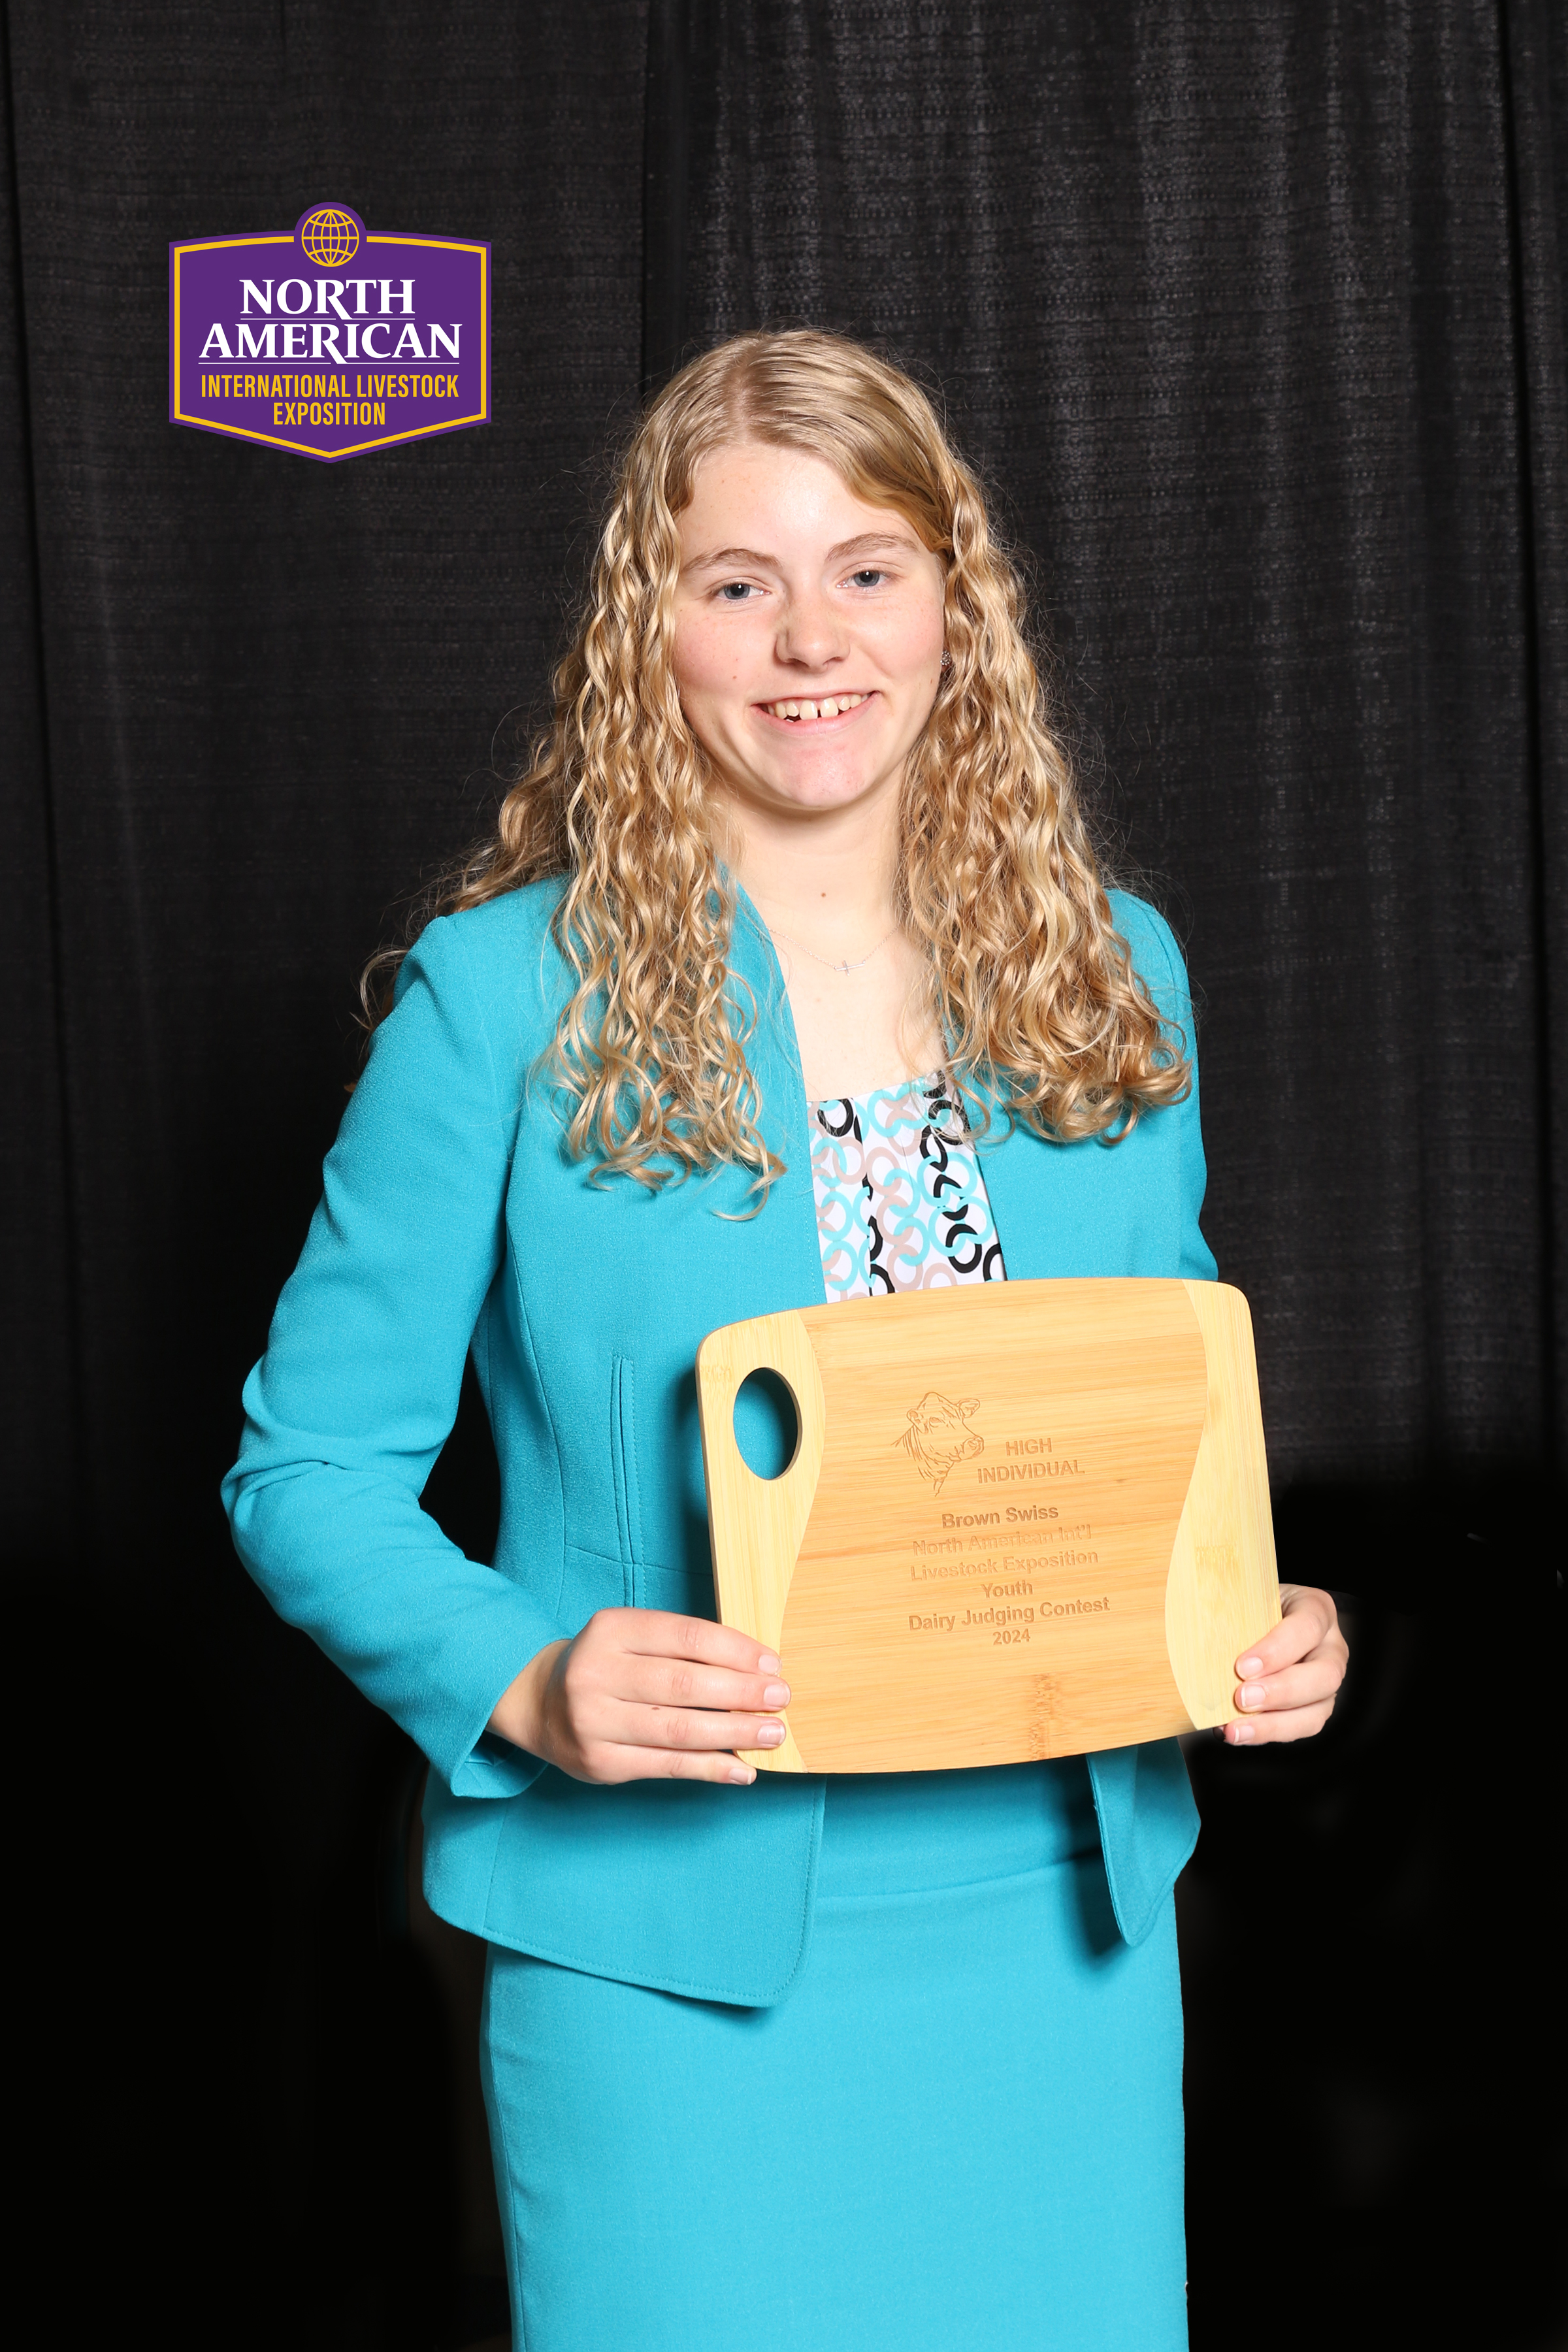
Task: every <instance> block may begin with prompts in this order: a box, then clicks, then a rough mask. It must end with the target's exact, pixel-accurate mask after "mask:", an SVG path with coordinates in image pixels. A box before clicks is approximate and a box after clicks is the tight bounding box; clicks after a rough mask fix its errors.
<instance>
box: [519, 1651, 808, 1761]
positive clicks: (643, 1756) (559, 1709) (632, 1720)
mask: <svg viewBox="0 0 1568 2352" xmlns="http://www.w3.org/2000/svg"><path fill="white" fill-rule="evenodd" d="M788 1705H789V1685H788V1684H787V1683H786V1682H783V1681H781V1680H780V1677H779V1662H778V1660H777V1658H776V1657H775V1656H774V1655H773V1652H772V1651H771V1650H764V1649H763V1645H762V1643H760V1642H754V1641H752V1637H751V1635H750V1634H749V1633H737V1632H736V1630H735V1629H734V1627H733V1626H731V1625H715V1624H712V1623H710V1622H709V1620H708V1619H707V1618H705V1617H676V1616H672V1615H671V1614H670V1613H669V1612H668V1611H666V1610H663V1609H600V1610H596V1611H595V1613H594V1615H593V1616H592V1617H590V1618H589V1620H588V1622H587V1623H586V1624H585V1625H584V1628H583V1630H582V1632H581V1633H579V1634H578V1635H577V1636H576V1638H575V1640H574V1641H570V1642H552V1643H548V1644H547V1645H546V1647H545V1648H544V1649H542V1650H541V1651H540V1652H539V1654H538V1655H537V1656H536V1657H533V1658H531V1659H530V1660H529V1662H528V1664H527V1665H526V1666H524V1668H523V1670H522V1672H521V1674H520V1675H519V1676H518V1677H517V1680H516V1681H515V1682H514V1683H513V1684H512V1685H510V1688H509V1689H508V1690H507V1691H506V1692H505V1693H504V1695H503V1696H502V1697H501V1699H500V1703H499V1705H498V1706H497V1707H496V1710H495V1712H494V1714H493V1715H492V1716H491V1717H490V1720H489V1728H490V1729H491V1730H492V1731H494V1732H498V1733H499V1734H500V1737H501V1738H503V1739H510V1741H511V1742H512V1745H513V1746H514V1747H517V1748H527V1750H528V1752H529V1754H530V1755H531V1756H542V1757H543V1759H544V1760H545V1762H546V1763H547V1764H553V1765H555V1766H556V1767H557V1768H558V1769H560V1770H561V1771H563V1772H569V1773H570V1774H571V1776H572V1778H573V1779H574V1780H601V1781H609V1780H727V1781H735V1782H739V1783H741V1784H742V1785H745V1784H748V1783H750V1782H751V1781H752V1780H755V1779H756V1777H757V1775H756V1770H755V1768H754V1767H753V1766H752V1765H750V1764H743V1763H742V1761H741V1759H740V1758H739V1757H738V1756H737V1755H736V1754H735V1750H736V1748H777V1747H778V1746H779V1744H780V1742H781V1741H782V1740H783V1738H784V1725H783V1724H782V1723H781V1722H780V1721H779V1720H778V1717H777V1716H776V1715H774V1714H772V1713H771V1712H770V1711H769V1710H771V1709H773V1708H775V1707H782V1706H788Z"/></svg>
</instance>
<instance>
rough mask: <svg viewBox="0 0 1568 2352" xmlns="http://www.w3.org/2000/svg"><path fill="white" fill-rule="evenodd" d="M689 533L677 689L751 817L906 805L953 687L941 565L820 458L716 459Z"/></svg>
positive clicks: (732, 451)
mask: <svg viewBox="0 0 1568 2352" xmlns="http://www.w3.org/2000/svg"><path fill="white" fill-rule="evenodd" d="M677 520H678V525H679V532H680V551H681V569H680V580H679V587H678V589H677V593H676V620H675V677H676V684H677V686H678V688H679V693H680V700H681V707H682V709H684V710H685V712H686V717H687V721H688V724H689V726H690V728H691V730H692V732H693V734H694V735H695V736H696V737H697V740H698V741H699V742H700V744H701V745H702V748H703V750H704V751H706V752H707V754H708V756H709V758H710V760H711V761H712V762H713V765H714V767H715V768H716V770H717V771H718V773H719V775H720V776H721V778H722V780H723V782H725V783H726V784H727V785H728V787H729V788H730V790H731V793H734V794H735V796H736V798H737V799H738V800H739V801H740V802H741V803H742V807H743V808H744V807H750V808H752V809H754V810H757V811H758V812H762V811H766V812H767V813H769V814H772V815H774V816H784V815H789V814H794V815H796V816H807V815H809V814H811V813H813V812H816V811H826V810H830V809H844V808H848V807H851V806H853V805H854V804H856V803H867V802H868V801H871V800H874V799H876V798H877V797H878V796H879V794H883V793H889V792H890V793H893V794H894V795H896V794H897V792H898V789H899V785H900V781H901V779H902V776H903V770H904V761H905V760H906V759H907V758H908V756H909V752H910V747H911V746H912V745H913V743H914V742H915V740H916V739H917V737H918V736H919V734H920V731H921V728H922V727H923V726H924V725H925V722H926V719H927V718H928V717H929V715H930V712H931V704H932V703H933V702H934V701H935V699H936V689H937V685H938V681H939V679H940V677H941V675H942V668H941V665H942V564H941V562H940V561H939V560H938V558H937V557H936V556H934V555H932V554H931V552H930V551H929V549H927V548H925V547H922V546H921V541H920V540H919V538H918V537H917V535H916V533H915V531H914V530H913V529H912V528H911V526H910V524H909V523H907V522H906V521H905V520H903V517H902V516H901V515H899V514H895V513H894V512H893V511H892V509H890V508H888V507H871V506H866V505H864V504H863V503H862V501H861V500H860V499H858V498H856V496H855V495H854V493H853V492H852V491H851V490H850V489H849V488H848V487H847V484H846V483H845V481H844V479H843V478H842V477H841V476H840V475H839V474H837V472H836V471H835V470H834V468H833V467H831V466H830V465H828V464H827V463H826V461H825V460H824V459H823V458H820V457H810V456H807V455H806V454H805V452H804V451H802V450H797V449H778V448H773V447H772V446H768V445H766V444H763V443H760V442H742V443H740V444H737V445H736V446H733V447H731V448H724V449H716V450H714V451H712V452H711V453H710V456H708V457H705V458H704V459H703V460H702V462H701V464H700V466H699V467H698V468H697V473H696V477H695V481H694V484H693V488H692V495H691V499H690V502H689V505H688V506H687V507H686V508H685V509H683V511H682V512H681V514H680V515H679V517H678V519H677Z"/></svg>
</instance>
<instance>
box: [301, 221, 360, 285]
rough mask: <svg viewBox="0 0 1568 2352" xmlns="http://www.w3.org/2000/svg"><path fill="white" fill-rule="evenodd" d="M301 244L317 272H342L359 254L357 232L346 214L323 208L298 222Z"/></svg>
mask: <svg viewBox="0 0 1568 2352" xmlns="http://www.w3.org/2000/svg"><path fill="white" fill-rule="evenodd" d="M300 244H301V245H302V246H303V247H304V248H305V250H306V252H307V253H308V254H309V255H310V258H311V260H312V261H313V262H314V263H315V264H316V267H317V268H319V269H341V268H342V266H343V264H344V263H345V262H346V261H352V260H353V257H354V255H355V254H356V253H357V252H358V251H359V231H358V229H357V228H356V227H355V226H354V225H353V221H352V220H351V219H350V218H349V216H348V215H347V213H341V212H339V210H338V209H337V206H336V205H322V206H321V211H320V212H319V213H311V214H310V216H309V218H308V219H306V220H304V221H303V222H301V224H300Z"/></svg>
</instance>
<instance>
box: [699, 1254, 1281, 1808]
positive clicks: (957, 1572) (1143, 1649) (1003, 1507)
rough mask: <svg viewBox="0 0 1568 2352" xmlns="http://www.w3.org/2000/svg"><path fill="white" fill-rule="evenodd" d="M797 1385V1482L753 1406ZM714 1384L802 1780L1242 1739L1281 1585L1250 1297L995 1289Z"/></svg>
mask: <svg viewBox="0 0 1568 2352" xmlns="http://www.w3.org/2000/svg"><path fill="white" fill-rule="evenodd" d="M764 1367H766V1368H771V1369H772V1370H773V1371H774V1372H776V1373H777V1374H778V1375H779V1376H780V1377H781V1378H782V1379H783V1381H784V1382H785V1384H786V1385H787V1387H788V1389H789V1391H790V1393H791V1395H792V1396H793V1398H794V1400H795V1411H796V1414H797V1416H798V1421H799V1435H798V1438H797V1442H796V1445H795V1455H794V1458H793V1460H792V1461H791V1463H790V1465H789V1466H788V1468H787V1469H786V1470H784V1473H783V1475H781V1476H779V1477H777V1478H774V1479H765V1478H759V1477H758V1476H757V1475H756V1474H755V1473H754V1472H753V1471H752V1470H751V1469H750V1468H749V1467H748V1466H747V1465H746V1463H745V1461H744V1459H743V1458H742V1454H741V1451H740V1448H739V1447H738V1446H737V1444H736V1443H735V1429H734V1408H735V1398H736V1394H737V1391H739V1389H740V1387H741V1384H742V1381H745V1380H746V1378H747V1377H748V1375H749V1374H751V1373H752V1372H753V1371H756V1370H759V1369H762V1368H764ZM697 1386H698V1396H699V1400H700V1409H701V1420H702V1454H703V1462H704V1465H705V1468H706V1472H707V1480H708V1517H709V1528H710V1535H711V1538H712V1548H713V1564H714V1577H715V1582H716V1585H717V1590H718V1597H719V1613H720V1617H721V1620H722V1622H724V1623H725V1624H726V1625H738V1626H740V1627H742V1629H743V1631H745V1632H746V1633H751V1634H752V1635H754V1636H755V1638H756V1639H757V1640H758V1641H761V1642H763V1643H766V1644H767V1645H768V1646H769V1647H771V1648H772V1649H773V1650H776V1651H777V1653H778V1654H779V1656H780V1657H781V1658H782V1660H783V1662H784V1675H785V1676H786V1678H787V1679H788V1681H789V1684H790V1686H791V1689H792V1691H793V1694H794V1696H793V1699H792V1702H791V1705H790V1706H789V1708H788V1711H787V1713H786V1714H785V1716H784V1723H785V1725H786V1727H787V1731H786V1737H785V1739H784V1746H783V1747H782V1748H771V1749H769V1750H767V1751H766V1752H763V1751H760V1750H759V1751H756V1752H754V1753H752V1754H751V1755H750V1756H749V1758H748V1761H750V1762H751V1763H753V1764H755V1765H758V1766H759V1767H761V1768H763V1769H765V1770H770V1771H780V1772H916V1771H930V1770H933V1769H942V1768H949V1767H954V1766H959V1765H970V1764H1006V1763H1016V1762H1021V1761H1023V1760H1024V1759H1027V1758H1032V1757H1046V1756H1071V1755H1078V1754H1081V1753H1084V1752H1086V1751H1088V1750H1089V1749H1094V1748H1120V1747H1123V1746H1125V1745H1127V1744H1128V1743H1129V1742H1131V1741H1133V1740H1140V1739H1158V1738H1163V1737H1164V1736H1165V1735H1166V1734H1167V1733H1170V1732H1175V1731H1190V1730H1193V1729H1194V1728H1198V1727H1203V1726H1205V1725H1208V1724H1215V1723H1224V1722H1226V1721H1228V1720H1230V1719H1231V1717H1232V1716H1233V1715H1234V1713H1235V1709H1234V1707H1233V1706H1232V1703H1231V1702H1232V1696H1233V1693H1234V1690H1235V1687H1236V1675H1235V1664H1236V1660H1237V1657H1238V1656H1239V1655H1240V1654H1241V1653H1242V1651H1243V1650H1244V1649H1246V1647H1247V1644H1248V1643H1252V1642H1255V1641H1258V1639H1260V1637H1261V1636H1262V1635H1263V1634H1264V1633H1267V1632H1268V1628H1269V1627H1270V1626H1271V1625H1273V1624H1274V1623H1276V1622H1278V1619H1279V1584H1278V1581H1277V1579H1276V1574H1275V1566H1274V1537H1273V1528H1272V1524H1271V1521H1270V1517H1269V1509H1268V1466H1267V1464H1266V1462H1265V1458H1264V1450H1263V1424H1262V1418H1261V1415H1260V1412H1259V1410H1258V1370H1257V1365H1256V1361H1255V1360H1254V1355H1253V1347H1252V1322H1251V1318H1250V1316H1249V1315H1248V1313H1247V1301H1246V1299H1245V1298H1244V1297H1242V1295H1241V1293H1240V1292H1239V1291H1238V1290H1233V1289H1231V1288H1229V1287H1228V1286H1226V1285H1225V1284H1221V1283H1213V1282H1167V1281H1145V1280H1134V1279H1121V1280H1084V1281H1066V1282H1008V1283H995V1284H984V1285H981V1284H975V1285H973V1286H961V1287H956V1288H953V1289H951V1290H934V1291H921V1292H913V1293H907V1294H901V1295H900V1296H897V1297H890V1298H874V1299H855V1300H850V1301H848V1302H847V1303H845V1304H843V1305H840V1306H836V1307H805V1308H802V1309H800V1310H798V1311H795V1312H791V1313H788V1314H783V1315H764V1316H760V1317H758V1318H755V1319H754V1320H752V1321H751V1322H747V1323H731V1324H728V1325H726V1326H725V1328H723V1329H722V1330H719V1331H714V1332H710V1335H709V1337H708V1338H707V1339H705V1340H704V1341H703V1342H702V1345H701V1347H700V1349H699V1350H698V1357H697Z"/></svg>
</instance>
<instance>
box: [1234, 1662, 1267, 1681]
mask: <svg viewBox="0 0 1568 2352" xmlns="http://www.w3.org/2000/svg"><path fill="white" fill-rule="evenodd" d="M1236 1671H1237V1674H1238V1675H1240V1676H1241V1679H1242V1681H1243V1682H1246V1681H1247V1678H1248V1677H1249V1676H1250V1675H1260V1674H1261V1673H1262V1672H1263V1661H1262V1659H1261V1658H1243V1659H1242V1660H1241V1661H1240V1663H1239V1664H1238V1665H1237V1669H1236Z"/></svg>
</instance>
